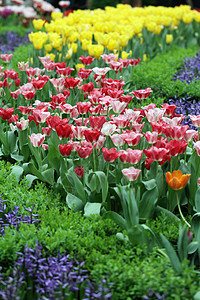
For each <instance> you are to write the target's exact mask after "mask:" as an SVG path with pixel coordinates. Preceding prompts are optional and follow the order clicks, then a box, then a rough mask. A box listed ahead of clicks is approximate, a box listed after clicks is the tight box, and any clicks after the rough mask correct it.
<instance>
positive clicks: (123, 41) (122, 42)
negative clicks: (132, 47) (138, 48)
mask: <svg viewBox="0 0 200 300" xmlns="http://www.w3.org/2000/svg"><path fill="white" fill-rule="evenodd" d="M128 41H129V37H128V36H127V35H121V36H120V46H121V47H126V46H127V45H128Z"/></svg>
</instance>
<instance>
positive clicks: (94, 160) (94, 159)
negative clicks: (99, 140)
mask: <svg viewBox="0 0 200 300" xmlns="http://www.w3.org/2000/svg"><path fill="white" fill-rule="evenodd" d="M92 155H93V162H94V172H96V155H95V148H94V145H93V151H92Z"/></svg>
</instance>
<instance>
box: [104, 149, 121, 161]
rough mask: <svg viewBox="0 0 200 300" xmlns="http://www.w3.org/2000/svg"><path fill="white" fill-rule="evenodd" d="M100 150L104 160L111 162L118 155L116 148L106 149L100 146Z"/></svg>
mask: <svg viewBox="0 0 200 300" xmlns="http://www.w3.org/2000/svg"><path fill="white" fill-rule="evenodd" d="M102 152H103V157H104V159H105V161H108V162H113V161H115V159H116V158H117V157H118V153H117V149H116V148H111V149H107V148H105V147H104V148H102Z"/></svg>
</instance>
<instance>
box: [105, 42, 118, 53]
mask: <svg viewBox="0 0 200 300" xmlns="http://www.w3.org/2000/svg"><path fill="white" fill-rule="evenodd" d="M107 48H108V50H110V51H114V50H119V40H115V39H113V40H109V41H108V44H107Z"/></svg>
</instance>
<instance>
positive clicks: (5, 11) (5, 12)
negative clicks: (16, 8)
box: [1, 8, 13, 19]
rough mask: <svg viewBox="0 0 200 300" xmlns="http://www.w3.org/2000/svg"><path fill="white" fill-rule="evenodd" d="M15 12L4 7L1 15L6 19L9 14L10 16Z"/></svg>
mask: <svg viewBox="0 0 200 300" xmlns="http://www.w3.org/2000/svg"><path fill="white" fill-rule="evenodd" d="M12 13H13V11H12V10H11V9H10V8H4V9H3V10H2V11H1V16H2V17H3V18H4V19H6V18H7V17H8V16H10V15H11V14H12Z"/></svg>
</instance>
